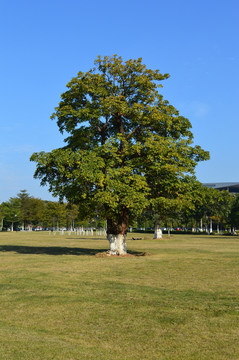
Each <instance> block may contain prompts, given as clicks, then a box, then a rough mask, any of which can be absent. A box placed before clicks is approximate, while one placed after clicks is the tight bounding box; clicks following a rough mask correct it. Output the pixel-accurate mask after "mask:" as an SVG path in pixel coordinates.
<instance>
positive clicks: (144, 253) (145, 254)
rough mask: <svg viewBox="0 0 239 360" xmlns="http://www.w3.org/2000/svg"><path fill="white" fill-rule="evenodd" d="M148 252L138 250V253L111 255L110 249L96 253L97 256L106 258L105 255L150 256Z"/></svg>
mask: <svg viewBox="0 0 239 360" xmlns="http://www.w3.org/2000/svg"><path fill="white" fill-rule="evenodd" d="M149 255H150V254H149V253H148V252H138V253H127V254H124V255H111V254H109V253H108V251H104V252H98V253H97V254H95V256H96V257H99V258H104V257H136V256H149Z"/></svg>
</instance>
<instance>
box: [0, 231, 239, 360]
mask: <svg viewBox="0 0 239 360" xmlns="http://www.w3.org/2000/svg"><path fill="white" fill-rule="evenodd" d="M132 236H143V240H136V241H133V240H130V238H131V237H132ZM127 246H128V250H130V251H131V253H134V254H137V252H139V253H140V252H143V251H146V252H148V253H149V254H150V255H148V256H130V257H100V256H95V255H96V253H99V252H100V251H105V250H107V249H108V243H107V241H106V240H104V239H103V238H94V239H93V238H89V237H88V238H86V237H84V238H83V237H81V238H79V236H76V235H68V234H65V235H63V236H61V235H55V236H54V235H53V234H52V235H49V233H48V232H43V233H37V232H32V233H27V232H25V233H22V232H18V233H0V359H1V360H5V359H7V360H11V359H12V360H18V359H19V360H20V359H21V360H23V359H27V360H32V359H34V360H35V359H41V360H48V359H56V360H60V359H61V360H78V359H79V360H91V359H92V360H93V359H94V360H108V359H112V360H131V359H132V360H133V359H134V360H147V359H156V360H161V359H162V360H167V359H168V360H174V359H178V360H184V359H188V360H193V359H200V360H204V359H205V360H212V359H215V360H229V359H230V360H233V359H237V360H238V359H239V346H238V343H239V298H238V293H239V281H238V279H239V238H238V237H226V236H223V237H222V236H197V235H194V236H190V235H185V236H184V235H174V236H172V238H170V239H168V238H166V237H165V238H164V239H163V240H153V239H152V235H135V234H134V235H131V234H129V236H128V241H127Z"/></svg>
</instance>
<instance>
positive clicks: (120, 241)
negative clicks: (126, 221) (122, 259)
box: [107, 234, 127, 255]
mask: <svg viewBox="0 0 239 360" xmlns="http://www.w3.org/2000/svg"><path fill="white" fill-rule="evenodd" d="M107 239H108V240H109V244H110V249H109V251H108V253H109V254H111V255H125V254H127V249H126V242H125V240H126V235H122V234H118V235H114V234H108V235H107Z"/></svg>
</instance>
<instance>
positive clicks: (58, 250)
mask: <svg viewBox="0 0 239 360" xmlns="http://www.w3.org/2000/svg"><path fill="white" fill-rule="evenodd" d="M107 250H108V249H89V248H75V247H60V246H49V247H48V246H20V245H1V246H0V252H16V253H18V254H26V255H27V254H34V255H42V254H44V255H75V256H82V255H86V256H95V255H99V254H100V253H102V254H103V253H106V251H107ZM128 254H130V255H135V256H141V254H142V253H140V252H137V251H130V250H128Z"/></svg>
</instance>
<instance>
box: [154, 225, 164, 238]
mask: <svg viewBox="0 0 239 360" xmlns="http://www.w3.org/2000/svg"><path fill="white" fill-rule="evenodd" d="M154 239H162V230H161V228H160V224H159V223H155V226H154Z"/></svg>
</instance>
